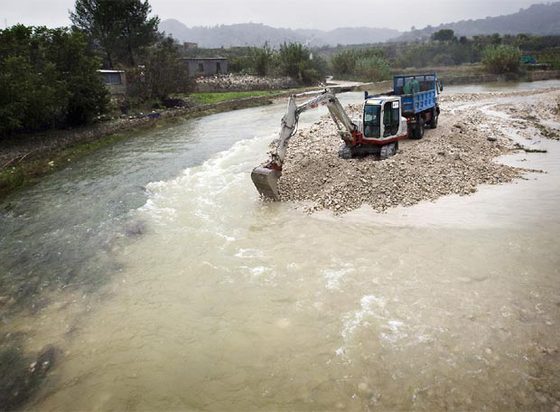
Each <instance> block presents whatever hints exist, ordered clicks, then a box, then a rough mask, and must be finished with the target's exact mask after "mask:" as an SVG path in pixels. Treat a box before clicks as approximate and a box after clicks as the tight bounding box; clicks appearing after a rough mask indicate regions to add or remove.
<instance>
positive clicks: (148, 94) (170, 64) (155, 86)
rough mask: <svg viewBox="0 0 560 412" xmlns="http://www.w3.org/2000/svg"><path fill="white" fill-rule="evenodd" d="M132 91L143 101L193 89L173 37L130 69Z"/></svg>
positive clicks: (147, 53)
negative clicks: (137, 65) (138, 64)
mask: <svg viewBox="0 0 560 412" xmlns="http://www.w3.org/2000/svg"><path fill="white" fill-rule="evenodd" d="M127 79H128V86H129V90H128V91H129V95H130V96H131V97H133V98H138V99H139V100H141V101H147V100H150V99H158V100H164V99H166V98H168V97H169V96H170V95H171V94H172V93H186V92H188V91H190V89H191V86H192V84H191V82H190V79H189V77H188V73H187V68H186V67H185V64H184V63H183V62H182V61H181V60H180V59H179V51H178V47H177V45H176V44H175V43H174V41H173V39H172V38H171V37H167V38H164V39H162V40H161V41H160V42H158V43H157V44H156V45H154V46H152V47H150V48H149V49H148V50H146V52H145V53H144V56H143V57H142V65H140V66H139V67H137V68H134V69H132V70H129V71H128V76H127Z"/></svg>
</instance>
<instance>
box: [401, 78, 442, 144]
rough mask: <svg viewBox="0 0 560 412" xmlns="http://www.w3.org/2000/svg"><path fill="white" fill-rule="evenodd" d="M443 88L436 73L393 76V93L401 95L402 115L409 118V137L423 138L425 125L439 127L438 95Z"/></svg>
mask: <svg viewBox="0 0 560 412" xmlns="http://www.w3.org/2000/svg"><path fill="white" fill-rule="evenodd" d="M442 90H443V86H442V84H441V82H440V81H439V80H438V78H437V75H436V74H435V73H431V74H417V75H412V76H411V75H401V76H395V77H394V78H393V94H394V95H395V96H401V104H402V116H403V117H405V118H406V119H407V123H408V137H410V138H413V139H421V138H422V136H424V128H425V126H426V125H427V126H429V127H430V128H431V129H435V128H436V127H437V122H438V117H439V103H438V97H439V94H440V92H441V91H442Z"/></svg>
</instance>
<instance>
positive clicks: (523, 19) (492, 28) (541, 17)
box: [393, 2, 560, 41]
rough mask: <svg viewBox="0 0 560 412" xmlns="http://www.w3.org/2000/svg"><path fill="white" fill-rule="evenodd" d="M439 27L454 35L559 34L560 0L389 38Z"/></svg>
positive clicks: (406, 37)
mask: <svg viewBox="0 0 560 412" xmlns="http://www.w3.org/2000/svg"><path fill="white" fill-rule="evenodd" d="M441 29H451V30H453V31H454V32H455V34H456V35H458V36H467V37H469V36H475V35H479V34H494V33H500V34H519V33H527V34H538V35H551V34H560V2H556V3H548V4H534V5H532V6H530V7H528V8H527V9H521V10H519V11H518V12H517V13H514V14H509V15H506V16H498V17H486V18H485V19H478V20H461V21H458V22H455V23H446V24H441V25H439V26H437V27H432V26H428V27H426V28H424V29H421V30H414V31H410V32H407V33H404V34H403V35H401V36H399V37H397V38H396V39H393V41H411V40H422V39H426V38H429V37H430V35H431V34H432V33H434V32H436V31H438V30H441Z"/></svg>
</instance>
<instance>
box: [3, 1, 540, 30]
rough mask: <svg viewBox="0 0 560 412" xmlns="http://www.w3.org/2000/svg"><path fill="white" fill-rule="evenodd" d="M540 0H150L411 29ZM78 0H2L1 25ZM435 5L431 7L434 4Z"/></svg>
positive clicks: (162, 13)
mask: <svg viewBox="0 0 560 412" xmlns="http://www.w3.org/2000/svg"><path fill="white" fill-rule="evenodd" d="M540 2H542V1H539V0H431V1H429V2H421V1H418V0H391V1H387V0H228V1H225V0H196V1H195V0H150V4H151V5H152V11H153V13H154V14H157V15H158V16H159V17H160V18H161V19H162V20H163V19H168V18H174V19H177V20H179V21H181V22H183V23H185V24H186V25H187V26H212V25H216V24H232V23H247V22H253V23H264V24H267V25H270V26H274V27H290V28H310V29H333V28H336V27H352V26H353V27H356V26H368V27H388V28H394V29H398V30H409V29H410V27H411V26H416V28H422V27H425V26H427V25H428V24H431V25H433V26H436V25H438V24H440V23H449V22H453V21H458V20H464V19H477V18H484V17H487V16H498V15H501V14H511V13H515V12H517V11H518V10H519V9H520V8H526V7H527V6H529V5H531V4H534V3H540ZM74 4H75V0H0V27H2V28H4V27H6V25H8V26H11V25H13V24H16V23H23V24H27V25H46V26H50V27H55V26H66V25H69V20H68V10H70V9H73V8H74ZM428 5H429V6H428Z"/></svg>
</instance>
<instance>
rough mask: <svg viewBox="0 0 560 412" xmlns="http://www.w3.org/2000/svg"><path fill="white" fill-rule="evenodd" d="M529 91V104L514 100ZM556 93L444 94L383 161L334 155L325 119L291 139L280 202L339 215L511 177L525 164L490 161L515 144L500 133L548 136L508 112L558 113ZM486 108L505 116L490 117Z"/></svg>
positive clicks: (355, 110) (331, 128)
mask: <svg viewBox="0 0 560 412" xmlns="http://www.w3.org/2000/svg"><path fill="white" fill-rule="evenodd" d="M527 96H529V97H530V98H531V102H530V103H520V101H517V100H519V99H522V98H526V97H527ZM559 96H560V91H558V90H553V91H550V90H549V91H547V92H545V93H543V92H533V93H527V92H521V93H504V94H500V93H491V94H490V93H488V94H484V93H480V94H463V95H452V96H449V97H444V98H443V99H442V102H441V105H442V114H441V116H440V121H439V126H438V128H437V129H435V130H430V129H427V131H426V134H425V135H424V138H423V139H422V140H419V141H417V140H405V141H401V142H400V148H399V152H398V153H397V155H396V156H394V157H392V158H390V159H388V160H385V161H378V160H375V159H374V158H373V157H366V158H362V159H351V160H343V159H340V158H339V157H338V156H337V151H338V148H339V146H340V143H341V141H340V139H339V138H338V137H337V133H336V127H335V125H334V124H333V122H332V121H331V120H330V119H329V118H327V117H325V118H323V119H321V120H320V121H319V122H317V123H316V124H314V125H313V126H312V127H311V128H310V129H307V130H302V131H300V132H299V133H298V134H297V135H296V136H294V137H293V138H292V140H291V141H290V147H289V149H288V155H287V158H286V162H285V164H284V171H283V176H282V178H281V179H280V182H279V188H280V192H281V197H282V200H288V201H306V202H311V203H310V206H307V210H309V211H315V210H320V209H330V210H332V211H334V212H335V213H345V212H348V211H351V210H353V209H356V208H358V207H360V206H361V205H362V204H368V205H370V206H371V207H372V208H373V209H374V210H376V211H383V210H386V209H388V208H390V207H395V206H399V205H401V206H410V205H413V204H415V203H418V202H420V201H422V200H431V201H433V200H435V199H437V198H439V197H441V196H445V195H449V194H458V195H468V194H471V193H473V192H476V190H477V186H478V185H481V184H500V183H506V182H511V181H512V180H514V179H515V178H519V177H521V175H522V174H523V172H525V171H526V169H519V168H514V167H510V166H506V165H502V164H499V163H496V162H495V161H494V159H495V158H496V157H497V156H500V155H503V154H507V153H511V152H512V151H513V150H515V149H516V146H515V144H514V142H513V141H512V140H510V139H509V138H508V137H507V136H506V134H505V131H506V130H507V129H512V128H514V129H516V128H518V129H523V132H524V135H527V134H530V135H533V136H537V135H540V136H541V137H549V136H546V134H545V133H542V131H540V130H539V128H538V127H534V125H533V124H532V123H534V121H533V120H527V119H523V118H518V119H517V118H516V119H514V121H512V119H511V117H510V116H509V113H511V110H519V107H522V105H523V104H527V105H529V106H531V107H535V108H538V107H546V109H544V110H537V109H535V110H533V111H531V112H530V113H529V114H528V115H530V116H533V117H532V118H531V119H533V118H534V119H537V121H538V119H540V118H549V116H558V113H557V112H556V107H557V106H556V105H554V106H553V107H551V103H554V102H556V100H557V99H558V98H559ZM539 100H540V101H542V102H541V103H542V104H539ZM523 101H526V100H523ZM473 102H476V103H474V104H473ZM496 102H499V104H497V103H496ZM485 108H491V109H492V110H494V111H500V112H501V113H503V114H504V116H490V115H488V114H486V113H485V112H484V109H485ZM348 110H349V112H350V114H351V117H358V116H359V110H360V108H359V107H358V106H350V107H349V108H348ZM521 110H523V109H521ZM525 113H526V112H525ZM517 148H518V146H517Z"/></svg>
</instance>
